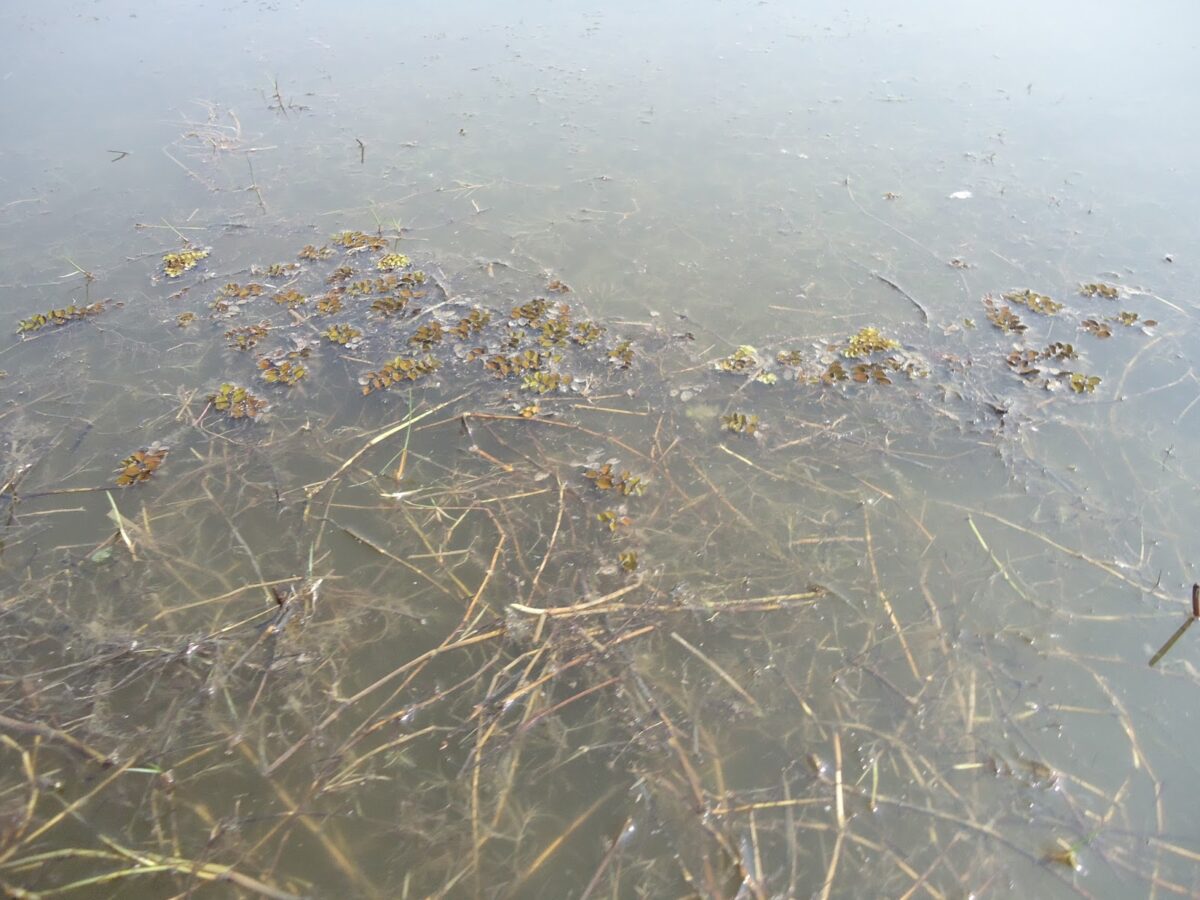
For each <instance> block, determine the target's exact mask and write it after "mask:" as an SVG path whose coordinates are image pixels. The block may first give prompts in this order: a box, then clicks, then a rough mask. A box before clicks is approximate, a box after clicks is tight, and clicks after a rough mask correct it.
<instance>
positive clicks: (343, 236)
mask: <svg viewBox="0 0 1200 900" xmlns="http://www.w3.org/2000/svg"><path fill="white" fill-rule="evenodd" d="M331 240H332V242H333V243H335V244H337V245H338V246H339V247H341V248H342V249H343V250H348V251H350V252H352V253H356V252H358V251H360V250H382V249H383V248H384V247H386V246H387V241H386V240H384V239H383V238H382V237H380V236H379V235H374V234H363V233H362V232H361V231H343V232H340V233H339V234H335V235H334V236H333V237H332V238H331Z"/></svg>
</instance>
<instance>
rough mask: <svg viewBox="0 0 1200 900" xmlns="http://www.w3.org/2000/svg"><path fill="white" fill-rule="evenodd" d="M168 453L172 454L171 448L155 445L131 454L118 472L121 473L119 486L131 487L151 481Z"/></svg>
mask: <svg viewBox="0 0 1200 900" xmlns="http://www.w3.org/2000/svg"><path fill="white" fill-rule="evenodd" d="M168 452H170V448H169V447H164V446H162V445H161V444H158V443H154V444H151V445H150V446H149V447H143V448H142V449H141V450H137V451H135V452H134V453H131V454H130V455H129V456H127V457H125V458H124V459H123V460H121V467H120V468H119V469H117V472H118V473H120V474H118V475H117V486H118V487H129V486H130V485H133V484H141V483H142V482H144V481H149V480H150V478H151V476H153V475H154V473H155V472H157V471H158V467H159V466H161V465H162V463H163V460H165V459H166V458H167V453H168Z"/></svg>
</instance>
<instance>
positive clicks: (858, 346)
mask: <svg viewBox="0 0 1200 900" xmlns="http://www.w3.org/2000/svg"><path fill="white" fill-rule="evenodd" d="M898 349H900V342H899V341H896V340H892V339H891V338H886V337H884V336H883V335H882V334H881V333H880V331H879V329H878V328H872V327H869V326H868V327H866V328H860V329H859V330H858V333H857V334H852V335H851V336H850V337H849V338H847V339H846V346H845V348H844V349H843V350H842V356H845V357H846V358H848V359H861V358H862V357H864V356H870V355H871V354H872V353H878V352H881V351H884V350H898Z"/></svg>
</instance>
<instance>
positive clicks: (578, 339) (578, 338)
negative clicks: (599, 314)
mask: <svg viewBox="0 0 1200 900" xmlns="http://www.w3.org/2000/svg"><path fill="white" fill-rule="evenodd" d="M603 335H604V328H603V327H601V326H600V325H597V324H596V323H595V322H587V321H585V322H576V323H575V333H574V334H573V335H571V340H573V341H574V342H575V343H576V344H578V345H579V346H580V347H590V346H591V345H592V344H594V343H596V341H598V340H600V338H601V337H603Z"/></svg>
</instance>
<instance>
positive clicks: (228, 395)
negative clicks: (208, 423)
mask: <svg viewBox="0 0 1200 900" xmlns="http://www.w3.org/2000/svg"><path fill="white" fill-rule="evenodd" d="M208 401H209V403H211V404H212V405H213V408H214V409H216V410H218V411H220V412H223V413H225V414H226V415H227V416H229V418H231V419H253V418H256V417H257V416H258V415H259V414H260V413H261V412H263V411H264V410H265V409H266V408H267V405H268V404H267V401H266V400H263V399H262V398H261V397H256V396H255V395H254V394H252V393H251V392H250V390H249V389H248V388H244V387H240V386H239V385H236V384H228V383H226V384H223V385H221V386H220V387H219V388H217V392H216V393H215V394H211V395H209V398H208Z"/></svg>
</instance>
